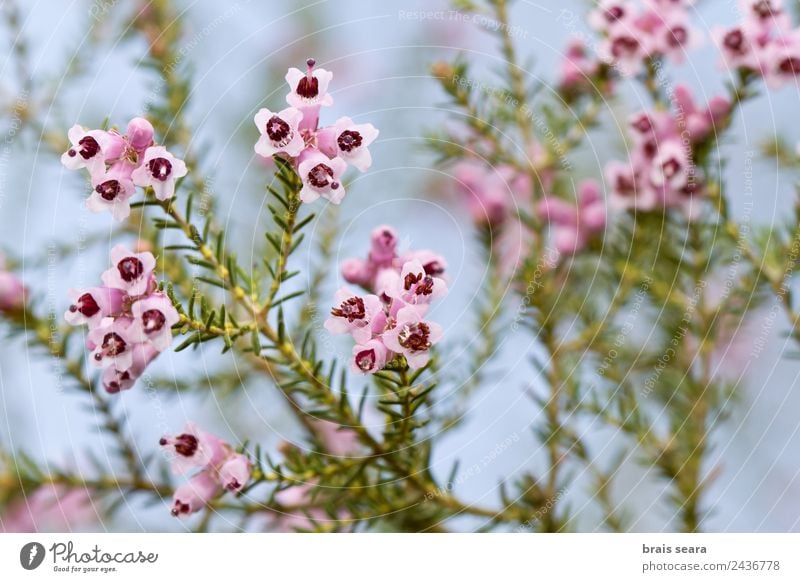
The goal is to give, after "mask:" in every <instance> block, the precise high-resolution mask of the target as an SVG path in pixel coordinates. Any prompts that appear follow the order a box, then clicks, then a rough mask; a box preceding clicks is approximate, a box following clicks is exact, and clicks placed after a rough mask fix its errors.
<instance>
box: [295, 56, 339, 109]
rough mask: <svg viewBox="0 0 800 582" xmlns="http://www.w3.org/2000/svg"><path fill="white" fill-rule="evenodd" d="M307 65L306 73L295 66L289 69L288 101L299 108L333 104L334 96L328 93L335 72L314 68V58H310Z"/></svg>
mask: <svg viewBox="0 0 800 582" xmlns="http://www.w3.org/2000/svg"><path fill="white" fill-rule="evenodd" d="M306 65H307V70H306V72H305V73H303V72H302V71H301V70H300V69H295V68H291V69H289V71H288V72H287V73H286V82H287V83H288V84H289V89H290V92H289V94H288V95H287V96H286V102H287V103H288V104H289V105H291V106H292V107H297V108H301V107H314V106H317V105H325V106H327V105H333V97H332V96H331V95H330V94H328V85H329V84H330V82H331V79H333V73H331V72H330V71H326V70H325V69H314V66H315V65H316V61H315V60H314V59H308V61H306Z"/></svg>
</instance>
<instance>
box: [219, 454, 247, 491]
mask: <svg viewBox="0 0 800 582" xmlns="http://www.w3.org/2000/svg"><path fill="white" fill-rule="evenodd" d="M219 480H220V483H221V484H222V486H223V487H224V488H225V489H227V490H228V491H240V490H241V489H242V488H243V487H244V486H245V485H246V484H247V482H248V481H249V480H250V461H249V459H248V458H247V457H245V456H244V455H241V454H239V453H234V454H232V455H231V456H229V457H228V458H227V459H226V460H225V462H224V463H222V466H221V467H220V469H219Z"/></svg>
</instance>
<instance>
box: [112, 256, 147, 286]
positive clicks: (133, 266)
mask: <svg viewBox="0 0 800 582" xmlns="http://www.w3.org/2000/svg"><path fill="white" fill-rule="evenodd" d="M117 270H118V271H119V276H120V277H122V280H123V281H126V282H128V283H130V282H131V281H135V280H136V279H138V278H139V277H141V276H142V273H144V265H143V264H142V261H140V260H139V259H137V258H136V257H128V258H126V259H122V260H121V261H120V262H119V263H117Z"/></svg>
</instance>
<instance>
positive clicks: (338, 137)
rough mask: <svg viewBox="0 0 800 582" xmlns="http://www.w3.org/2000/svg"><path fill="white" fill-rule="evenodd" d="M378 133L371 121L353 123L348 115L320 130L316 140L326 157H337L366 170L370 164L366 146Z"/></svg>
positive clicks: (370, 157)
mask: <svg viewBox="0 0 800 582" xmlns="http://www.w3.org/2000/svg"><path fill="white" fill-rule="evenodd" d="M378 133H379V132H378V130H377V129H375V126H373V125H372V124H371V123H363V124H355V123H353V120H352V119H350V118H349V117H342V118H340V119H339V120H338V121H337V122H336V123H335V124H334V125H333V126H332V127H328V128H325V129H322V130H320V132H319V133H318V134H317V140H318V145H319V149H320V150H322V152H323V153H325V155H327V156H328V157H330V158H336V157H339V158H341V159H343V160H344V161H345V162H347V163H348V164H351V165H352V166H354V167H356V168H358V169H359V170H360V171H362V172H366V171H367V170H368V169H369V167H370V166H371V165H372V156H371V155H370V153H369V149H368V146H369V145H370V144H371V143H372V142H373V141H375V138H377V137H378Z"/></svg>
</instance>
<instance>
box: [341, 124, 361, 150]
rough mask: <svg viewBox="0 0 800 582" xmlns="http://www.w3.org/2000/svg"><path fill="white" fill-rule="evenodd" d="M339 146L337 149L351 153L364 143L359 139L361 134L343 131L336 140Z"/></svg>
mask: <svg viewBox="0 0 800 582" xmlns="http://www.w3.org/2000/svg"><path fill="white" fill-rule="evenodd" d="M336 141H337V143H338V144H339V149H340V150H342V151H343V152H351V151H353V150H354V149H356V148H358V147H361V143H362V142H363V141H364V140H363V138H362V137H361V134H360V133H358V132H357V131H352V130H349V129H347V130H345V131H343V132H342V133H341V135H340V136H339V139H337V140H336Z"/></svg>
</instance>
